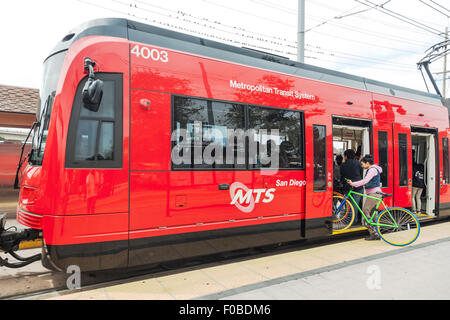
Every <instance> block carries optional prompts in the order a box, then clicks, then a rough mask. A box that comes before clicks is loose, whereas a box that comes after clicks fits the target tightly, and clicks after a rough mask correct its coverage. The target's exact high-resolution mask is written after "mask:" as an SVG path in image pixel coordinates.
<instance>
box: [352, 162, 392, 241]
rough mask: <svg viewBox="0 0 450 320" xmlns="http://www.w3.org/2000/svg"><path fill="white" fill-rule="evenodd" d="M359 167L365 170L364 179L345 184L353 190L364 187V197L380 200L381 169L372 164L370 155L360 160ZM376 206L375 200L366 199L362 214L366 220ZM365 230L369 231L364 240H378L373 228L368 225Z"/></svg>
mask: <svg viewBox="0 0 450 320" xmlns="http://www.w3.org/2000/svg"><path fill="white" fill-rule="evenodd" d="M361 166H362V167H363V169H365V170H367V172H366V176H365V177H364V179H362V180H360V181H356V182H353V181H351V180H347V183H348V184H349V185H351V186H352V187H354V188H360V187H362V186H364V187H365V189H366V190H365V194H366V195H368V196H369V197H373V198H378V199H381V197H382V196H381V195H380V194H378V193H377V192H381V187H380V186H381V173H382V172H383V169H382V168H381V167H379V166H377V165H376V164H374V161H373V156H372V155H366V156H365V157H364V158H362V159H361ZM377 204H378V201H377V200H375V199H371V198H366V201H365V203H364V207H363V212H364V214H365V215H366V216H367V217H368V218H370V217H371V216H372V214H373V210H374V209H375V207H376V205H377ZM375 221H376V217H375ZM367 229H368V230H369V236H368V237H366V238H365V239H366V240H380V237H379V236H378V235H377V234H376V229H375V227H374V226H370V225H368V226H367Z"/></svg>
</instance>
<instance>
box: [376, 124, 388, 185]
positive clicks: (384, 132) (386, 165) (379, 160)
mask: <svg viewBox="0 0 450 320" xmlns="http://www.w3.org/2000/svg"><path fill="white" fill-rule="evenodd" d="M380 133H382V134H385V135H386V136H385V142H386V153H385V155H384V158H385V159H386V163H385V169H383V173H382V174H381V177H380V178H381V183H382V186H381V187H382V188H389V133H388V131H383V130H380V131H378V165H379V166H380V167H382V168H383V166H382V163H381V159H382V157H381V148H380ZM383 176H384V177H386V185H385V184H383Z"/></svg>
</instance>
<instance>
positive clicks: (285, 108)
mask: <svg viewBox="0 0 450 320" xmlns="http://www.w3.org/2000/svg"><path fill="white" fill-rule="evenodd" d="M40 95H41V99H40V100H41V106H40V108H39V110H38V113H37V122H38V125H36V126H35V128H34V135H33V138H32V151H31V153H30V155H29V160H28V162H27V163H26V166H24V168H23V174H22V177H21V183H20V199H19V203H18V208H17V220H18V221H19V222H20V223H21V224H23V225H25V226H27V227H28V228H31V230H34V231H36V232H37V233H36V234H39V236H42V238H43V248H42V262H43V263H44V265H45V266H47V267H49V268H53V269H58V270H65V269H66V268H67V267H68V266H70V265H77V266H79V267H80V268H81V270H84V271H89V270H107V269H115V268H131V267H137V266H143V265H149V264H154V263H160V262H164V261H169V260H172V261H173V260H178V259H184V258H188V257H194V256H202V255H208V254H214V253H218V252H224V251H229V250H235V249H242V248H248V247H257V246H263V245H268V244H275V243H281V242H286V241H291V240H299V239H306V238H314V237H322V236H328V235H330V234H332V231H333V230H332V225H331V205H332V200H331V199H332V195H333V163H334V156H335V155H337V154H341V153H342V152H343V150H345V149H346V148H352V149H354V150H360V151H361V154H373V155H374V158H375V162H376V163H378V164H379V165H380V166H381V167H382V168H383V175H382V177H381V181H382V184H383V191H384V192H386V193H391V194H393V196H392V197H390V198H387V199H386V201H387V203H388V204H389V205H395V206H401V207H411V192H412V163H413V161H416V162H421V163H424V165H425V168H426V181H427V186H426V188H425V190H424V194H423V201H422V211H423V214H424V215H428V216H429V217H430V218H431V217H432V218H434V219H439V218H442V217H444V216H446V215H448V214H450V210H448V209H450V170H449V141H448V140H449V134H450V131H449V130H450V129H449V113H448V109H447V107H446V106H445V103H444V101H443V100H442V99H441V98H440V97H439V96H437V95H434V94H430V93H425V92H421V91H417V90H412V89H408V88H404V87H400V86H396V85H391V84H388V83H383V82H378V81H374V80H370V79H367V78H363V77H358V76H353V75H349V74H345V73H341V72H336V71H332V70H328V69H324V68H319V67H315V66H311V65H307V64H302V63H298V62H294V61H291V60H289V59H286V58H284V57H281V56H277V55H272V54H268V53H265V52H259V51H255V50H251V49H247V48H239V47H234V46H230V45H226V44H222V43H218V42H214V41H210V40H206V39H201V38H198V37H194V36H190V35H185V34H182V33H178V32H174V31H170V30H165V29H162V28H158V27H154V26H150V25H146V24H143V23H138V22H134V21H130V20H126V19H116V18H111V19H99V20H94V21H90V22H88V23H85V24H83V25H81V26H79V27H77V28H76V29H74V30H73V31H72V32H70V33H69V34H68V35H67V36H65V37H64V38H63V39H62V40H61V42H60V43H58V44H57V46H56V47H55V49H54V50H53V51H52V52H51V53H50V55H49V56H48V57H47V58H46V60H45V62H44V80H43V83H42V89H41V90H40ZM230 132H231V133H233V132H234V133H236V132H241V133H242V132H243V133H244V136H245V138H244V139H243V140H242V141H241V142H242V143H241V144H239V143H236V146H233V144H232V143H231V141H230V140H233V141H232V142H234V141H235V137H233V136H230V135H229V133H230ZM238 136H239V135H238V134H236V141H237V140H238V139H239V137H238ZM250 140H253V142H256V144H255V145H256V149H255V150H256V151H258V150H259V151H260V152H259V153H258V152H256V153H255V152H252V150H250V149H251V141H250ZM229 145H231V147H230V148H228V146H229ZM271 148H277V149H279V161H277V165H276V166H269V167H268V166H267V163H269V162H268V161H267V158H269V157H270V156H271V150H272V149H271ZM261 150H265V153H264V152H261ZM413 150H414V152H413ZM253 151H254V150H253ZM208 156H209V158H208ZM264 156H265V158H264ZM413 156H414V159H413ZM211 157H212V159H213V161H211V159H210V158H211ZM225 158H226V159H225ZM221 159H222V160H223V161H221ZM225 160H226V161H225ZM272 160H273V159H272ZM270 163H273V162H270Z"/></svg>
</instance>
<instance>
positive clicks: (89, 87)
mask: <svg viewBox="0 0 450 320" xmlns="http://www.w3.org/2000/svg"><path fill="white" fill-rule="evenodd" d="M95 65H96V63H95V62H94V61H92V60H91V58H88V57H86V58H85V59H84V69H85V70H86V71H87V72H88V73H89V78H88V80H87V82H86V84H85V85H84V88H83V93H82V95H83V103H84V106H85V108H87V109H89V110H91V111H93V112H98V109H99V108H100V103H101V102H102V97H103V81H102V80H99V79H95V73H94V67H95Z"/></svg>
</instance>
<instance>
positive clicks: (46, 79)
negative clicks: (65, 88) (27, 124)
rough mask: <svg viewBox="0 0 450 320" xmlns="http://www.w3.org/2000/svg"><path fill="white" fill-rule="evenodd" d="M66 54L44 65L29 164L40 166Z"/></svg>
mask: <svg viewBox="0 0 450 320" xmlns="http://www.w3.org/2000/svg"><path fill="white" fill-rule="evenodd" d="M66 52H67V51H63V52H60V53H57V54H55V55H53V56H51V57H50V58H48V59H47V60H46V61H45V63H44V75H43V81H42V88H41V90H40V95H39V106H38V109H37V112H36V121H38V123H39V125H37V126H36V128H35V129H34V134H33V143H32V147H31V148H32V149H31V157H30V163H31V164H33V165H42V159H43V158H44V151H45V143H46V141H47V133H48V126H49V124H50V116H51V114H52V109H53V102H54V100H55V94H56V88H57V86H58V80H59V77H60V74H61V69H62V66H63V63H64V58H65V57H66Z"/></svg>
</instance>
